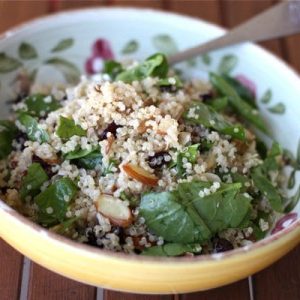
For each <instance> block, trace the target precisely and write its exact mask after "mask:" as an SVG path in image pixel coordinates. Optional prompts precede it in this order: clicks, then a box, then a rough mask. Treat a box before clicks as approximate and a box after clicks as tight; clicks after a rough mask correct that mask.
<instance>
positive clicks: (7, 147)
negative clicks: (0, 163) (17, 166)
mask: <svg viewBox="0 0 300 300" xmlns="http://www.w3.org/2000/svg"><path fill="white" fill-rule="evenodd" d="M17 133H18V129H17V127H16V126H15V124H14V123H13V122H11V121H7V120H0V160H1V159H3V158H5V157H7V156H8V155H9V154H10V152H11V151H12V150H13V147H12V142H13V140H14V138H15V137H16V135H17Z"/></svg>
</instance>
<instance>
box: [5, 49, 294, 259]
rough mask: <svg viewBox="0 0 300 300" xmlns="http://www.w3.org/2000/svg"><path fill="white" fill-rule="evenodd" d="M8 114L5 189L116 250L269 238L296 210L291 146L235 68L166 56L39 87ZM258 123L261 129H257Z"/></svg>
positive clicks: (53, 224) (180, 248)
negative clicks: (269, 141) (198, 70)
mask: <svg viewBox="0 0 300 300" xmlns="http://www.w3.org/2000/svg"><path fill="white" fill-rule="evenodd" d="M13 110H14V116H13V117H12V119H11V120H10V121H0V159H2V160H0V196H1V198H2V199H4V201H6V203H8V204H9V205H10V206H12V207H14V208H15V209H16V210H18V211H19V212H20V213H22V214H23V215H25V216H26V217H28V218H30V219H31V220H32V221H34V222H37V223H39V224H40V225H42V226H44V227H47V228H49V230H50V231H54V232H57V233H59V234H62V235H65V236H68V237H69V238H71V239H74V240H76V241H78V242H81V243H87V244H91V245H94V246H96V247H99V248H104V249H109V250H112V251H118V252H121V251H123V252H126V253H136V254H140V253H141V254H144V255H165V256H178V255H200V254H207V253H216V252H222V251H227V250H231V249H233V248H236V247H240V246H244V245H248V244H250V243H253V242H255V241H257V240H259V239H261V238H263V237H264V236H265V235H266V234H267V233H268V232H269V230H270V229H271V228H272V226H273V224H274V221H275V220H276V219H277V218H278V217H279V216H280V215H281V214H282V213H284V212H285V210H286V209H287V208H288V206H289V200H287V198H286V196H285V195H284V193H283V190H282V188H283V186H284V184H285V177H284V176H283V175H282V169H283V167H284V165H285V160H284V156H283V155H282V150H281V148H280V146H279V144H278V143H276V142H274V143H273V145H272V147H270V149H269V150H267V148H266V146H265V145H264V143H263V142H262V141H261V140H259V139H258V138H257V136H256V134H255V133H254V132H255V130H257V129H258V130H259V131H261V132H263V133H264V134H266V133H268V130H267V127H266V126H265V123H264V120H263V118H262V117H261V116H260V114H259V112H258V108H257V106H256V103H255V96H254V95H253V94H251V92H250V91H249V90H247V88H246V87H245V86H243V85H242V84H241V83H239V82H238V81H237V80H236V79H234V78H233V77H230V76H229V75H224V74H210V81H209V82H206V81H202V80H198V79H192V80H183V79H180V78H179V76H178V75H177V74H176V72H175V71H173V70H169V68H168V65H167V62H166V59H165V57H164V56H163V55H162V54H156V55H153V56H152V57H150V58H148V59H147V60H146V61H145V62H142V63H140V64H138V63H133V64H132V65H129V66H124V65H122V64H120V63H118V62H114V61H108V62H106V64H105V68H104V71H103V74H99V75H97V76H94V77H91V78H87V77H85V76H82V78H81V82H80V83H79V84H78V85H77V86H72V87H64V86H51V87H50V86H49V87H48V86H39V85H35V84H34V85H32V86H31V87H30V92H29V94H28V95H26V96H24V97H19V101H18V102H17V103H16V104H15V105H13ZM254 128H256V129H255V130H254Z"/></svg>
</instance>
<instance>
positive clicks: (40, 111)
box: [24, 94, 61, 117]
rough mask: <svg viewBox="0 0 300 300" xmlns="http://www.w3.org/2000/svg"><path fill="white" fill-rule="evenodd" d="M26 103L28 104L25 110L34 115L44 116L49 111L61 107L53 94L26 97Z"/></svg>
mask: <svg viewBox="0 0 300 300" xmlns="http://www.w3.org/2000/svg"><path fill="white" fill-rule="evenodd" d="M24 103H25V104H26V106H27V110H26V111H25V112H26V113H27V114H29V115H30V116H32V117H44V116H46V115H47V114H48V113H49V112H51V111H54V110H57V109H59V108H61V105H60V104H59V102H58V101H57V100H56V99H55V98H54V97H53V96H51V95H49V96H47V95H42V94H35V95H31V96H28V97H27V98H25V100H24Z"/></svg>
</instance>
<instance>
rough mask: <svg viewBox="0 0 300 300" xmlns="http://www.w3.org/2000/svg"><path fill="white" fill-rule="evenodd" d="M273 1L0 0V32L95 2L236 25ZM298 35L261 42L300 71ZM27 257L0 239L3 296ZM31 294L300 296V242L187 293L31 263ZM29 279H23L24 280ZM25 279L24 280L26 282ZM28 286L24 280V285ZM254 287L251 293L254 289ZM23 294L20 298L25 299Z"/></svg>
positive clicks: (227, 298) (128, 299) (116, 298)
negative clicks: (108, 281) (105, 282)
mask: <svg viewBox="0 0 300 300" xmlns="http://www.w3.org/2000/svg"><path fill="white" fill-rule="evenodd" d="M276 2H277V1H275V0H274V1H272V0H134V1H130V0H94V1H91V0H78V1H74V0H39V1H26V0H22V1H12V0H2V1H0V31H4V30H6V29H8V28H10V27H12V26H14V25H16V24H19V23H21V22H24V21H26V20H30V19H32V18H34V17H37V16H41V15H45V14H48V13H54V12H56V11H61V10H68V9H74V8H81V7H92V6H113V5H118V6H137V7H150V8H155V9H162V10H167V11H173V12H178V13H183V14H186V15H190V16H193V17H198V18H202V19H204V20H207V21H210V22H214V23H216V24H219V25H222V26H225V27H229V28H231V27H233V26H235V25H237V24H239V23H241V22H243V21H244V20H246V19H248V18H250V17H251V16H253V15H255V14H257V13H259V12H261V11H262V10H264V9H266V8H268V7H270V6H271V5H273V4H274V3H276ZM299 44H300V36H299V35H298V36H294V37H289V38H286V39H284V40H274V41H270V42H265V43H262V46H264V47H266V48H267V49H268V50H270V51H272V52H273V53H275V54H276V55H278V56H280V57H281V58H282V59H284V60H285V61H287V62H288V63H289V64H291V65H292V66H293V67H294V68H295V69H297V70H298V71H300V51H299ZM22 265H23V257H22V255H20V254H19V253H17V252H16V251H15V250H13V249H12V248H11V247H10V246H8V245H7V244H6V243H5V242H3V241H2V240H1V239H0V299H1V300H14V299H19V297H20V290H21V283H22ZM28 275H29V279H28V291H27V290H26V291H25V292H26V293H27V295H25V296H24V295H22V297H23V298H24V297H25V298H24V299H30V300H56V299H57V300H61V299H63V300H69V299H76V300H77V299H79V300H92V299H97V300H103V299H105V300H172V299H174V300H217V299H218V300H240V299H241V300H244V299H245V300H248V299H249V300H252V299H256V300H269V299H270V300H285V299H288V300H298V299H300V247H298V248H296V249H295V250H294V251H292V252H291V253H290V254H289V255H287V256H285V257H284V258H283V259H281V260H280V261H278V262H277V263H275V264H274V265H273V266H271V267H269V268H267V269H266V270H264V271H261V272H259V273H258V274H256V275H255V276H254V277H253V286H254V288H253V289H251V286H250V288H249V284H248V279H245V280H241V281H239V282H237V283H234V284H231V285H228V286H225V287H221V288H218V289H215V290H211V291H206V292H199V293H192V294H185V295H167V296H159V295H158V296H150V295H135V294H125V293H119V292H113V291H109V290H105V291H104V293H102V292H101V290H99V289H98V292H97V289H96V288H94V287H91V286H87V285H84V284H81V283H78V282H75V281H73V280H70V279H67V278H64V277H62V276H60V275H57V274H55V273H53V272H51V271H48V270H46V269H44V268H42V267H40V266H38V265H37V264H34V263H31V268H30V272H29V274H28ZM24 280H25V279H24V278H23V281H24ZM23 283H24V282H23ZM25 286H26V285H25ZM250 291H251V294H250ZM24 299H21V300H24Z"/></svg>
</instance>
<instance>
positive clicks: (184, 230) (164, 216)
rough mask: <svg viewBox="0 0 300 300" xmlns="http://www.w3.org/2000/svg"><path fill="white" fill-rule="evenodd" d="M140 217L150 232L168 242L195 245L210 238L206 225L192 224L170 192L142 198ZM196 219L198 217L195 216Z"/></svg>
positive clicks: (191, 219) (190, 218)
mask: <svg viewBox="0 0 300 300" xmlns="http://www.w3.org/2000/svg"><path fill="white" fill-rule="evenodd" d="M140 215H141V216H142V217H144V218H145V221H146V224H147V226H148V228H149V229H150V230H151V231H153V232H154V233H155V234H156V235H158V236H162V237H163V238H164V239H165V240H166V241H168V242H174V243H184V244H186V243H195V242H200V241H206V240H208V239H209V238H210V237H211V233H210V231H209V229H208V228H207V227H206V225H205V224H204V223H202V224H201V225H199V224H197V223H196V222H194V220H193V218H192V217H191V216H190V214H189V213H188V212H187V211H186V210H185V207H184V206H183V205H182V204H181V203H179V202H178V201H177V197H176V196H175V194H173V193H171V192H162V193H149V194H146V195H144V196H142V199H141V204H140ZM196 217H197V218H198V217H199V216H197V214H196ZM200 222H201V220H200Z"/></svg>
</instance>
